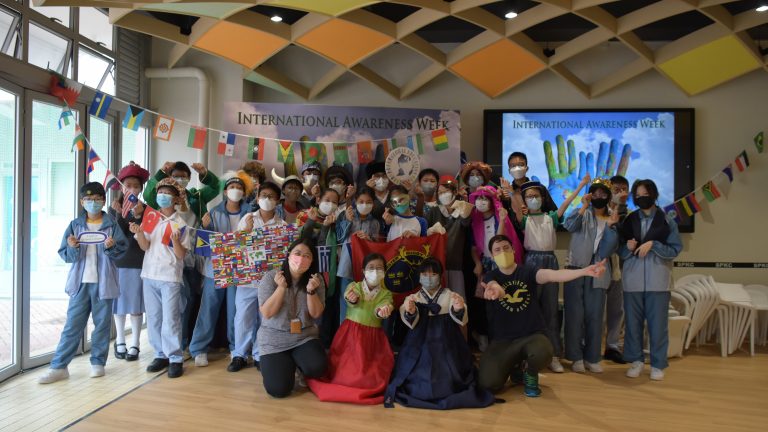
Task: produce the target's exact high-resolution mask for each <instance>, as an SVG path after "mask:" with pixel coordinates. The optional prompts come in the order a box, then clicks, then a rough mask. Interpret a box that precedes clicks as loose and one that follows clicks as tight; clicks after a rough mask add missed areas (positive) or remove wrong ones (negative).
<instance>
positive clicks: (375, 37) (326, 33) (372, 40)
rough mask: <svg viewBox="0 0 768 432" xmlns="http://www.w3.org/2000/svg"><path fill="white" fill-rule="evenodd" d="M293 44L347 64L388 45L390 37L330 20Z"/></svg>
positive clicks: (351, 63)
mask: <svg viewBox="0 0 768 432" xmlns="http://www.w3.org/2000/svg"><path fill="white" fill-rule="evenodd" d="M296 43H297V44H299V45H302V46H304V47H306V48H309V49H311V50H313V51H315V52H317V53H319V54H322V55H324V56H326V57H328V58H330V59H332V60H334V61H336V62H338V63H339V64H342V65H344V66H346V67H350V66H352V65H354V64H356V63H358V62H360V60H362V59H364V58H365V57H368V56H369V55H371V54H373V53H375V52H377V51H379V50H380V49H382V48H384V47H386V46H388V45H390V44H391V43H392V38H391V37H389V36H386V35H384V34H381V33H379V32H377V31H375V30H371V29H369V28H367V27H362V26H359V25H357V24H353V23H351V22H349V21H344V20H340V19H332V20H330V21H328V22H325V23H323V24H321V25H319V26H317V27H315V28H314V29H312V30H310V31H309V32H307V33H305V34H304V35H302V36H301V37H300V38H298V39H297V40H296Z"/></svg>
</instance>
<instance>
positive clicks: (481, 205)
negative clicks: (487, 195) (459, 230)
mask: <svg viewBox="0 0 768 432" xmlns="http://www.w3.org/2000/svg"><path fill="white" fill-rule="evenodd" d="M475 207H476V208H477V211H479V212H481V213H485V212H487V211H488V210H490V209H491V203H490V201H488V200H485V199H483V200H481V199H478V200H477V201H475Z"/></svg>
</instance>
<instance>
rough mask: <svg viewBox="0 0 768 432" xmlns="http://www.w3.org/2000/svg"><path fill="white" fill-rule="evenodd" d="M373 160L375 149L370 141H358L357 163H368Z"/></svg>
mask: <svg viewBox="0 0 768 432" xmlns="http://www.w3.org/2000/svg"><path fill="white" fill-rule="evenodd" d="M371 162H373V149H372V148H371V142H370V141H358V142H357V163H359V164H367V163H371Z"/></svg>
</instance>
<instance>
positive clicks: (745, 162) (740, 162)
mask: <svg viewBox="0 0 768 432" xmlns="http://www.w3.org/2000/svg"><path fill="white" fill-rule="evenodd" d="M734 162H736V168H738V169H739V172H744V170H745V169H747V167H748V166H749V158H748V157H747V151H746V150H742V151H741V153H739V156H738V157H737V158H736V160H735V161H734Z"/></svg>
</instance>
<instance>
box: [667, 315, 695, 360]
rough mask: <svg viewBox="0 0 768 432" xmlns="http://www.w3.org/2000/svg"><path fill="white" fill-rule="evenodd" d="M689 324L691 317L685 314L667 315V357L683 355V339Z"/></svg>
mask: <svg viewBox="0 0 768 432" xmlns="http://www.w3.org/2000/svg"><path fill="white" fill-rule="evenodd" d="M690 325H691V319H690V318H689V317H687V316H684V315H680V316H670V317H669V348H668V349H667V357H682V356H683V348H684V347H685V339H686V335H687V332H688V327H689V326H690Z"/></svg>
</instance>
